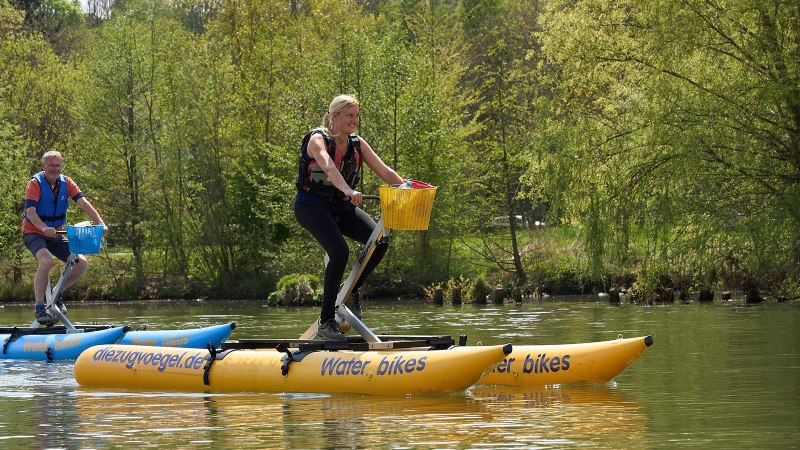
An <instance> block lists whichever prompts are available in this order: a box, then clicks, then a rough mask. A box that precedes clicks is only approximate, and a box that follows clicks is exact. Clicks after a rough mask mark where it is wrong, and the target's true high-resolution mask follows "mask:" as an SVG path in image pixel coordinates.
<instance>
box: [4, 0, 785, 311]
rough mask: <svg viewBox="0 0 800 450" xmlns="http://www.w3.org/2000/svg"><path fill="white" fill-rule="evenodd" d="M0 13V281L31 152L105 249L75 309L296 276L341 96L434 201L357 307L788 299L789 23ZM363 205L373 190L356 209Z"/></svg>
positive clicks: (274, 1) (622, 6)
mask: <svg viewBox="0 0 800 450" xmlns="http://www.w3.org/2000/svg"><path fill="white" fill-rule="evenodd" d="M0 1H2V2H1V3H0V57H2V60H3V61H4V64H3V65H2V66H1V67H0V165H1V166H2V170H3V177H0V179H2V181H0V184H1V186H0V187H2V188H4V189H5V190H6V192H16V193H17V194H14V195H8V196H6V200H4V201H3V202H4V203H3V205H2V208H0V255H2V265H3V267H2V268H4V269H5V268H10V269H11V270H10V271H8V270H7V271H6V272H8V273H11V274H13V275H12V278H13V279H14V281H13V283H21V280H20V278H21V277H22V276H23V275H24V276H25V277H26V278H27V277H31V276H32V275H31V274H30V273H23V270H27V269H25V265H24V264H23V262H24V258H25V256H26V253H25V252H24V251H23V247H22V245H21V242H20V240H19V236H18V230H19V220H20V218H19V214H20V212H21V210H20V205H21V194H22V190H23V189H24V184H25V182H26V180H27V179H28V178H29V177H30V175H31V174H32V173H33V172H34V171H36V170H38V166H39V164H38V161H39V158H40V156H41V154H42V153H44V152H45V151H47V150H51V149H56V150H60V151H62V152H64V153H65V159H66V162H67V165H66V167H67V169H66V173H67V174H68V175H70V176H72V177H73V178H75V179H76V181H78V183H79V185H80V186H81V188H82V189H83V191H84V192H85V193H86V195H87V198H89V199H90V201H91V202H92V203H93V204H94V205H95V206H96V207H97V209H98V210H99V211H100V212H101V214H102V215H103V217H104V218H105V219H106V222H108V223H110V224H111V233H112V234H111V236H109V241H110V242H112V243H113V244H115V245H119V246H122V245H124V246H125V247H124V248H122V247H119V248H117V249H114V250H120V252H119V254H118V256H115V257H114V260H113V261H109V263H108V264H107V265H104V266H102V269H99V268H96V269H98V270H97V274H98V275H100V276H106V277H107V278H108V277H110V278H111V279H110V280H109V279H105V280H101V279H92V280H91V282H92V284H93V285H92V286H91V287H89V288H86V289H87V290H88V292H90V294H91V295H97V296H101V297H121V298H124V297H129V298H133V297H137V296H161V295H166V296H193V295H198V296H200V295H204V294H207V295H213V296H255V297H259V296H263V295H264V294H263V293H264V292H267V291H269V290H271V286H272V285H273V284H274V283H275V280H278V279H280V278H281V277H282V276H284V275H286V274H287V273H317V271H318V270H319V268H320V261H321V259H322V251H321V250H320V249H319V246H318V245H316V243H315V242H314V241H313V240H312V239H311V238H310V237H309V236H308V235H307V233H306V232H305V230H303V229H302V228H300V227H299V226H298V225H297V224H296V221H295V220H294V217H293V215H292V212H291V203H292V197H293V195H294V191H295V187H294V178H295V176H296V160H297V154H298V151H299V142H300V139H301V137H302V136H303V134H304V133H305V132H306V131H307V130H308V129H309V128H311V127H314V126H317V125H318V124H319V123H320V121H321V118H322V115H323V113H324V112H325V109H326V107H327V105H328V102H329V101H330V99H331V98H332V97H333V96H335V95H336V94H339V93H353V94H355V95H356V96H357V97H358V98H359V99H360V101H361V104H362V111H361V113H362V116H361V124H360V128H359V130H358V132H359V134H360V135H361V136H362V137H364V138H365V139H366V140H367V141H368V142H369V143H370V144H371V146H372V147H373V148H374V149H375V150H376V152H377V153H378V154H379V155H380V156H381V157H382V158H383V159H384V161H386V162H387V163H388V164H389V165H390V166H392V167H394V168H395V169H396V170H397V171H398V173H400V174H401V176H404V177H406V178H416V179H420V180H423V181H427V182H430V183H432V184H434V185H436V186H438V188H439V189H438V191H437V196H436V201H435V208H434V212H433V216H432V221H431V226H430V229H429V230H428V231H425V232H399V233H394V234H393V236H392V238H393V246H392V247H393V249H392V250H391V251H390V252H389V253H388V254H387V257H386V259H385V261H384V263H383V264H381V266H380V267H379V268H378V269H377V270H376V272H375V274H374V275H373V278H372V280H373V281H380V282H381V283H383V284H384V286H379V287H377V288H376V289H375V290H376V291H380V290H381V288H384V289H386V290H389V291H390V290H391V289H393V288H394V289H400V287H402V289H406V290H408V291H413V292H420V291H422V290H423V288H422V286H425V285H428V286H433V285H440V286H442V288H443V289H445V290H446V291H447V290H448V289H451V287H448V286H450V284H451V283H454V281H453V280H457V279H460V277H465V278H464V279H479V280H480V282H485V281H484V280H490V281H491V283H492V284H500V285H503V286H515V287H525V288H529V289H539V290H540V291H541V290H547V291H551V292H559V293H563V292H594V291H598V290H605V289H608V288H609V287H610V286H611V285H613V284H618V283H619V282H620V280H625V281H624V283H629V282H630V277H631V276H633V275H632V274H634V275H635V276H636V277H638V284H637V289H642V290H647V289H650V290H657V289H666V288H672V287H678V286H680V287H685V286H689V287H690V288H691V289H694V288H697V287H698V286H713V287H720V286H734V287H735V286H736V285H739V284H743V283H745V282H746V283H748V284H749V285H752V284H755V285H756V286H757V287H759V288H760V289H762V290H763V289H769V291H770V292H773V293H775V295H782V296H788V297H791V296H793V295H792V291H793V290H796V289H797V282H796V280H797V279H800V263H798V261H800V240H798V239H797V236H798V235H800V188H799V187H798V186H799V185H800V184H798V180H799V179H800V172H798V171H799V170H800V169H798V168H800V160H798V151H797V148H798V145H800V144H798V143H800V135H799V134H798V130H800V122H798V121H799V120H800V112H799V111H800V103H799V102H800V100H798V99H800V92H799V91H800V88H798V86H800V66H798V61H800V46H798V44H797V43H798V42H800V38H798V36H800V30H798V28H800V26H798V23H797V20H796V8H794V7H793V4H791V3H790V2H788V1H785V0H779V1H776V2H771V3H763V2H757V1H755V0H731V1H726V2H722V3H719V2H718V3H709V2H700V1H694V0H691V1H684V2H678V3H676V2H671V1H669V0H655V1H649V0H647V1H646V0H624V1H620V2H608V1H606V0H579V1H573V0H551V1H548V2H533V3H531V2H525V1H517V0H503V1H484V2H481V1H464V2H415V1H403V2H366V3H364V2H339V1H334V0H317V1H311V2H289V4H287V3H286V2H282V1H278V0H266V1H260V2H256V1H253V0H245V1H242V2H233V3H231V2H222V3H202V2H196V1H193V0H187V1H179V2H161V1H156V0H126V1H118V2H116V3H115V4H114V5H113V7H112V8H111V9H110V10H108V11H95V12H93V13H92V14H90V15H88V16H84V15H83V14H82V13H80V12H79V10H78V9H77V6H76V4H73V3H69V2H65V1H63V0H48V1H45V2H33V3H30V2H29V3H25V5H28V6H29V7H31V8H35V10H30V11H24V12H23V11H18V10H16V9H15V8H14V7H12V6H10V4H9V3H7V1H3V0H0ZM26 13H34V14H26ZM89 19H90V20H89ZM87 20H88V22H87V23H89V24H90V27H86V26H84V22H85V21H87ZM721 74H724V76H721ZM380 184H381V181H380V180H379V179H378V178H377V177H376V176H374V175H373V174H371V173H369V171H367V174H366V176H365V178H364V180H363V186H362V190H363V191H364V192H367V193H376V191H377V188H378V186H379V185H380ZM73 208H74V206H73ZM370 211H371V213H372V214H373V215H376V214H377V212H376V210H370ZM516 215H522V216H523V217H524V218H525V219H526V220H527V222H528V223H531V222H533V221H534V220H542V221H544V222H546V223H547V224H548V226H547V228H546V229H547V231H546V232H544V230H537V229H534V228H533V227H525V226H519V227H517V222H516V220H513V219H514V217H515V216H516ZM496 217H505V218H508V222H507V223H508V224H509V225H508V228H507V229H506V230H497V229H493V228H491V227H489V226H488V225H489V224H491V222H492V220H493V219H494V218H496ZM357 247H358V245H355V244H354V245H353V246H352V249H353V254H354V253H355V251H356V250H357ZM123 255H124V256H123ZM88 276H91V275H88ZM443 280H447V281H443ZM94 284H98V285H97V286H95V285H94ZM467 284H468V285H469V286H468V287H467V286H466V285H465V286H462V289H463V290H464V291H465V292H466V291H467V289H470V290H472V289H474V286H473V285H472V284H469V283H467ZM476 284H480V283H479V282H476ZM295 285H296V284H295ZM312 291H313V289H312ZM87 295H89V294H87ZM319 295H320V293H319V290H317V291H315V292H312V293H311V296H312V297H316V298H319ZM448 297H449V293H448ZM275 298H276V299H277V294H276V296H275ZM464 298H465V299H469V295H464Z"/></svg>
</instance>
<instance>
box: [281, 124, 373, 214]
mask: <svg viewBox="0 0 800 450" xmlns="http://www.w3.org/2000/svg"><path fill="white" fill-rule="evenodd" d="M316 133H319V134H321V135H322V137H323V138H324V139H325V148H326V149H327V150H328V154H329V155H330V157H331V159H332V160H333V162H334V164H335V165H336V167H337V168H338V169H339V173H341V174H342V178H344V181H345V182H346V183H347V185H348V186H350V187H351V188H353V189H355V188H356V186H358V183H359V182H360V181H361V141H360V140H359V139H358V136H356V135H355V134H351V135H350V136H348V145H347V150H346V151H345V152H344V155H342V154H341V153H340V152H337V151H336V142H335V141H334V140H333V138H331V137H330V136H328V135H327V134H325V133H323V132H322V131H321V130H314V131H312V132H310V133H308V134H307V135H305V137H304V138H303V144H302V146H301V149H300V160H299V162H300V163H299V169H298V173H297V183H296V184H297V190H298V191H301V190H302V191H305V192H310V193H312V194H315V195H317V196H319V197H320V198H322V199H323V200H326V201H329V202H332V203H338V202H346V201H347V196H345V195H344V193H343V192H342V191H340V190H339V189H337V188H336V186H334V185H333V183H332V182H331V180H330V179H329V178H328V177H327V176H326V175H325V172H324V171H323V170H322V167H320V166H319V164H318V163H317V161H316V160H314V158H311V157H310V156H309V155H308V142H309V141H310V140H311V136H313V135H314V134H316Z"/></svg>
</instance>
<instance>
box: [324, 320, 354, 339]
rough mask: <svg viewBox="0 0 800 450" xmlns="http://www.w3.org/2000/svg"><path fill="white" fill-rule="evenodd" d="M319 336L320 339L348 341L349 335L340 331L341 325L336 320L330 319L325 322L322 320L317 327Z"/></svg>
mask: <svg viewBox="0 0 800 450" xmlns="http://www.w3.org/2000/svg"><path fill="white" fill-rule="evenodd" d="M317 337H318V338H320V339H325V340H331V341H346V340H347V336H345V335H344V334H342V332H341V331H339V325H336V320H334V319H330V320H326V321H325V322H320V323H319V326H318V327H317Z"/></svg>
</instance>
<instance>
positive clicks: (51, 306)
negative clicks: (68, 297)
mask: <svg viewBox="0 0 800 450" xmlns="http://www.w3.org/2000/svg"><path fill="white" fill-rule="evenodd" d="M79 256H80V255H78V254H76V253H70V254H69V257H68V258H67V263H66V265H64V271H63V272H61V278H59V280H58V283H56V285H55V286H54V287H53V288H52V289H51V288H50V278H49V277H48V279H47V290H46V291H45V311H47V313H48V314H49V315H50V317H52V318H54V319H56V320H54V321H53V324H51V325H48V326H52V325H54V324H55V323H56V322H59V321H60V322H61V323H62V324H63V325H64V328H65V329H66V333H67V334H70V333H83V332H84V329H82V328H76V327H75V325H74V324H73V323H72V322H70V320H69V319H67V316H65V315H64V313H62V312H61V309H59V308H58V306H56V300H58V297H59V296H60V295H61V293H62V292H63V291H64V283H65V282H66V281H67V277H68V276H69V274H70V272H72V268H73V267H74V266H75V264H77V263H78V261H79V259H78V257H79ZM39 325H41V324H40V323H39V322H38V321H37V320H36V319H34V320H33V322H31V326H30V327H31V328H38V327H39Z"/></svg>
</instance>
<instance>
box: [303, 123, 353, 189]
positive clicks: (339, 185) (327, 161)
mask: <svg viewBox="0 0 800 450" xmlns="http://www.w3.org/2000/svg"><path fill="white" fill-rule="evenodd" d="M306 152H308V156H310V157H312V158H314V159H315V160H316V161H317V164H319V167H320V168H321V169H322V171H323V172H325V176H327V177H328V179H330V180H331V183H333V185H334V186H336V189H339V190H340V191H342V193H343V194H344V195H346V196H348V197H350V199H351V200H352V201H353V203H355V204H356V205H360V204H361V201H362V199H363V197H362V195H361V192H358V191H356V190H355V189H353V188H351V187H350V186H349V185H348V184H347V182H346V181H344V177H342V174H341V172H339V169H337V168H336V164H334V162H333V160H332V159H331V155H330V154H329V153H328V150H327V148H325V139H324V138H323V137H322V135H321V134H319V133H317V134H314V135H313V136H311V140H310V141H308V147H307V148H306ZM362 153H363V152H362Z"/></svg>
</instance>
